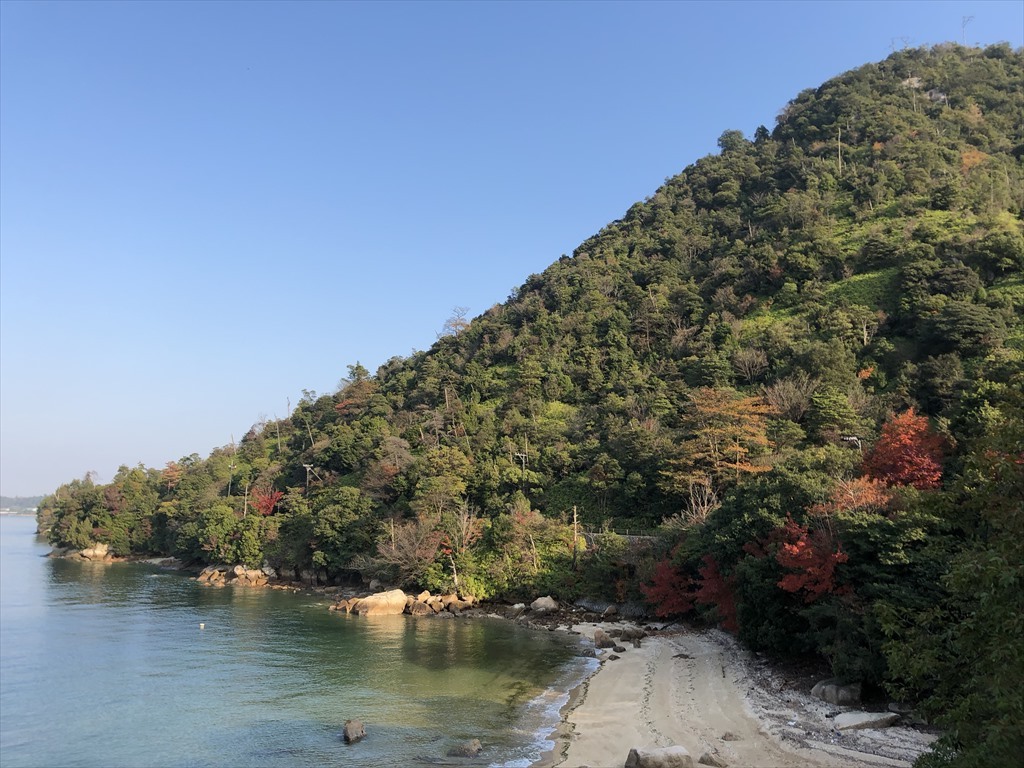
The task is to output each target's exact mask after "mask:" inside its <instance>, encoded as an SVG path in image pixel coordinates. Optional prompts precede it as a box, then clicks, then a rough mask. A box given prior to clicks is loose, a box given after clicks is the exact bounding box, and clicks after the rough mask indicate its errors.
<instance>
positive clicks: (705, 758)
mask: <svg viewBox="0 0 1024 768" xmlns="http://www.w3.org/2000/svg"><path fill="white" fill-rule="evenodd" d="M697 762H698V763H699V764H700V765H710V766H713V768H729V764H728V763H727V762H725V760H723V759H722V758H720V757H719V756H718V755H713V754H711V753H710V752H705V753H704V754H703V755H701V756H700V757H699V758H697Z"/></svg>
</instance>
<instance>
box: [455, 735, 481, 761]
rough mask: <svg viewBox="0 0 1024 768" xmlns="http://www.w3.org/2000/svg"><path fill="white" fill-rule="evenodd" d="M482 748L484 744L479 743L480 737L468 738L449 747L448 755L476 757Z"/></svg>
mask: <svg viewBox="0 0 1024 768" xmlns="http://www.w3.org/2000/svg"><path fill="white" fill-rule="evenodd" d="M483 748H484V745H483V744H481V743H480V739H470V740H469V741H466V742H463V743H462V744H459V746H457V747H452V748H451V749H449V750H448V757H476V756H477V755H479V754H480V750H482V749H483Z"/></svg>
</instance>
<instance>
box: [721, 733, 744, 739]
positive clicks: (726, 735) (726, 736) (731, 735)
mask: <svg viewBox="0 0 1024 768" xmlns="http://www.w3.org/2000/svg"><path fill="white" fill-rule="evenodd" d="M742 740H743V737H742V736H737V735H736V734H735V733H733V732H732V731H726V732H725V733H723V734H722V741H742Z"/></svg>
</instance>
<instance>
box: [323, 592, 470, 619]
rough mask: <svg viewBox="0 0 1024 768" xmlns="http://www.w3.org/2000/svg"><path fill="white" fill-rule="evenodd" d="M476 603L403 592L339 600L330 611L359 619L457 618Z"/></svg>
mask: <svg viewBox="0 0 1024 768" xmlns="http://www.w3.org/2000/svg"><path fill="white" fill-rule="evenodd" d="M475 602H476V601H475V600H474V599H473V598H472V597H471V596H469V595H465V596H461V597H460V596H459V595H458V594H455V593H452V594H447V595H432V594H430V592H428V591H426V590H424V591H423V592H420V593H419V594H418V595H407V594H406V593H405V592H403V591H402V590H400V589H391V590H388V591H386V592H375V593H374V594H372V595H367V596H366V597H350V598H347V599H343V600H339V601H338V602H336V603H334V604H333V605H331V606H330V609H329V610H332V611H342V612H344V613H354V614H356V615H358V616H397V615H399V614H402V613H406V614H409V615H411V616H441V615H447V616H458V615H459V614H461V613H462V612H463V611H465V610H467V609H469V608H472V607H473V606H474V604H475Z"/></svg>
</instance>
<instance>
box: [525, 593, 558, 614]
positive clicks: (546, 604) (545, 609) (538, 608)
mask: <svg viewBox="0 0 1024 768" xmlns="http://www.w3.org/2000/svg"><path fill="white" fill-rule="evenodd" d="M530 610H531V611H533V612H534V613H550V612H551V611H557V610H558V603H557V602H556V601H555V599H554V598H553V597H551V596H550V595H548V596H545V597H538V598H537V599H536V600H534V601H533V602H532V603H530Z"/></svg>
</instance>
